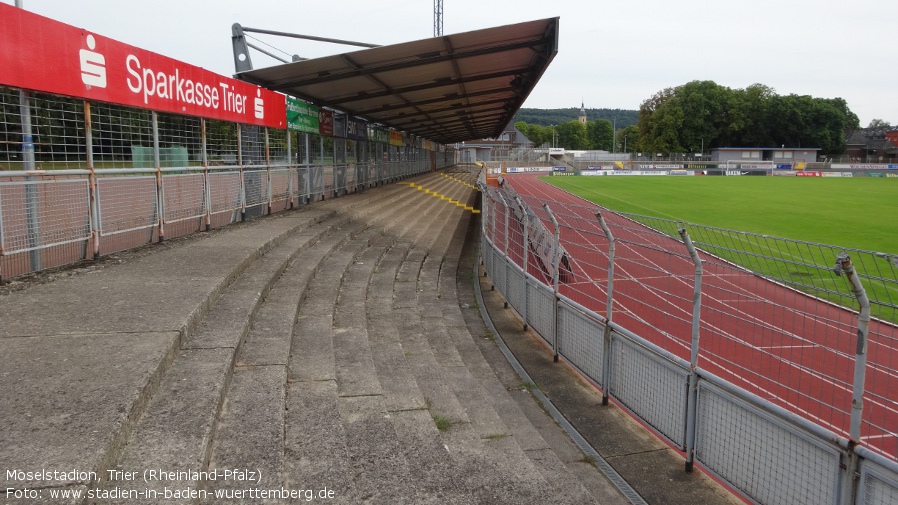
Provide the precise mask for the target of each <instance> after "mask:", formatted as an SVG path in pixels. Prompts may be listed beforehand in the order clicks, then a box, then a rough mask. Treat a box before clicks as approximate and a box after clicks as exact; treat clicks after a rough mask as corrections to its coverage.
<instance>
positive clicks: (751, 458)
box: [695, 381, 841, 505]
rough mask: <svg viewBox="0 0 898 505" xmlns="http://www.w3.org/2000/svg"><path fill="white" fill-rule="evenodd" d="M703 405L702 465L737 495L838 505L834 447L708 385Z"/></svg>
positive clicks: (701, 393)
mask: <svg viewBox="0 0 898 505" xmlns="http://www.w3.org/2000/svg"><path fill="white" fill-rule="evenodd" d="M697 405H698V411H697V423H696V442H695V455H696V459H697V460H698V461H699V462H700V463H701V464H702V465H704V466H705V467H707V468H708V469H710V470H711V471H713V472H714V473H715V474H717V475H719V476H720V477H722V478H723V479H725V480H726V481H727V482H729V483H730V484H731V485H733V486H734V487H735V488H736V489H738V490H739V491H741V492H743V493H745V494H746V495H747V496H748V497H750V498H752V499H753V500H756V501H757V502H759V503H764V504H765V505H767V504H769V505H777V504H783V505H787V504H789V505H791V504H806V505H824V504H828V503H832V504H835V503H837V502H838V497H839V482H840V468H839V464H840V462H841V457H840V453H839V451H838V450H837V449H836V448H835V447H834V446H827V445H826V444H825V443H824V442H823V441H822V440H820V439H818V438H815V437H813V436H811V435H808V434H805V433H804V432H802V431H800V430H798V429H797V428H795V427H793V426H792V425H790V424H788V423H786V422H784V421H782V420H780V419H778V418H777V417H775V416H773V415H772V414H769V413H766V412H763V411H762V410H760V409H758V408H757V407H755V406H753V405H750V404H749V403H748V402H745V401H743V400H740V399H738V398H736V397H735V396H733V395H731V394H729V393H727V392H725V391H723V390H722V389H720V388H718V387H716V386H714V385H712V384H709V383H707V382H704V381H702V382H700V383H699V388H698V404H697Z"/></svg>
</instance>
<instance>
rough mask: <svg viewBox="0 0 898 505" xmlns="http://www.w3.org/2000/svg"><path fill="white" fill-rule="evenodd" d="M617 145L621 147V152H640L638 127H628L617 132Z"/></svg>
mask: <svg viewBox="0 0 898 505" xmlns="http://www.w3.org/2000/svg"><path fill="white" fill-rule="evenodd" d="M617 143H618V145H620V146H621V149H620V150H621V152H626V153H637V152H640V147H639V145H640V143H639V127H638V126H636V125H630V126H628V127H626V128H623V129H621V130H618V131H617Z"/></svg>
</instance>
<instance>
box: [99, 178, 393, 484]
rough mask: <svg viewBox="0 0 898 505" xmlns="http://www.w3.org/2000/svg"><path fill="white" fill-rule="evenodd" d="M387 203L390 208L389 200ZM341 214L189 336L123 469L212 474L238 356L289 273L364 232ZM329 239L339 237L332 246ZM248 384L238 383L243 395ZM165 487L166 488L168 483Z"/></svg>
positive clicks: (218, 306) (294, 239) (274, 254)
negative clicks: (313, 252)
mask: <svg viewBox="0 0 898 505" xmlns="http://www.w3.org/2000/svg"><path fill="white" fill-rule="evenodd" d="M377 198H378V195H366V198H364V199H361V198H358V199H357V200H359V201H358V202H353V201H351V200H352V198H351V197H350V198H347V199H346V202H345V203H346V204H347V205H346V210H347V211H348V210H351V209H352V208H353V206H355V205H361V208H367V209H374V208H377V206H376V199H377ZM380 198H381V199H383V200H384V202H386V201H388V198H389V192H388V193H387V194H384V195H380ZM331 205H332V206H333V205H335V204H331ZM334 214H335V216H334V217H332V218H330V219H328V220H325V221H322V222H320V223H318V224H316V225H314V226H312V227H309V228H307V229H305V230H303V231H301V232H299V233H295V234H293V236H291V237H289V238H288V239H286V240H285V241H283V243H282V244H281V245H279V246H277V247H275V248H273V249H271V250H270V251H269V252H268V253H267V254H265V255H264V256H262V257H260V258H259V259H258V260H257V261H256V262H255V263H253V264H252V265H251V266H249V267H248V268H246V270H245V272H243V274H242V275H241V276H240V277H239V278H238V279H237V280H236V281H235V282H234V283H233V284H232V285H231V286H229V288H228V289H227V291H226V292H225V293H224V294H222V295H221V297H220V299H219V300H217V302H216V303H215V304H214V306H213V307H212V309H211V310H210V311H209V316H208V317H207V319H206V320H205V321H204V322H203V324H201V325H200V326H199V327H198V328H197V330H196V331H195V332H194V333H193V334H191V335H189V336H188V338H187V339H186V340H187V342H186V344H185V345H184V346H183V349H182V350H181V352H180V354H179V355H178V356H177V357H176V359H174V360H173V363H172V366H171V368H170V369H169V370H168V373H167V374H166V375H165V376H164V377H163V379H162V381H161V384H160V387H159V393H158V394H156V395H155V396H154V398H153V399H152V401H151V403H150V404H149V406H148V408H147V413H146V415H144V416H143V417H142V418H141V420H140V422H139V423H138V425H137V429H136V430H135V431H134V434H133V436H132V437H131V440H130V442H129V444H128V446H127V448H126V449H125V450H124V452H123V454H122V455H121V457H120V458H119V460H118V464H119V466H120V467H121V468H134V467H140V468H162V469H171V470H178V469H182V468H192V469H196V468H207V465H208V461H209V457H210V447H211V445H210V443H211V440H212V434H213V430H214V428H215V425H216V422H217V421H218V416H219V411H220V409H221V405H222V402H223V395H224V392H225V391H227V389H228V384H229V381H230V380H231V378H232V377H233V374H232V371H233V368H234V363H235V361H234V360H235V356H236V355H237V352H238V350H239V349H240V346H241V343H242V342H243V339H244V337H245V336H246V335H247V332H248V331H249V329H250V324H251V322H252V320H253V317H254V316H255V315H256V313H257V310H258V308H259V307H260V305H261V303H262V301H263V300H264V298H265V297H266V296H267V294H268V292H269V290H270V289H271V286H272V285H273V284H274V283H275V281H276V280H277V279H278V278H279V277H280V276H281V274H282V273H283V272H284V269H285V268H286V267H287V265H289V264H290V263H291V262H292V261H293V260H294V259H295V258H296V257H297V256H298V255H299V254H301V253H303V252H304V251H306V250H307V249H308V248H310V247H313V245H314V244H316V243H319V241H321V240H323V239H324V240H326V241H325V243H326V244H330V247H335V246H336V245H337V244H339V243H340V242H342V241H344V240H346V239H347V238H349V237H351V236H352V235H353V234H354V233H358V231H360V230H362V229H364V227H365V226H364V225H363V224H351V221H350V220H349V218H347V217H344V216H340V215H337V214H336V213H335V212H334ZM328 234H332V235H333V237H329V241H328V237H327V236H328ZM324 247H325V248H326V247H327V246H324ZM294 312H295V311H294ZM287 341H288V342H289V338H288V339H287ZM281 383H282V384H283V381H282V382H281ZM241 384H242V382H241V380H240V379H238V384H237V390H238V391H239V390H240V387H241ZM159 484H160V486H164V485H165V484H166V483H165V482H162V483H159ZM187 484H188V485H191V484H192V485H194V486H195V485H197V482H195V481H188V483H187ZM113 485H118V484H117V483H108V486H113ZM156 487H159V486H156Z"/></svg>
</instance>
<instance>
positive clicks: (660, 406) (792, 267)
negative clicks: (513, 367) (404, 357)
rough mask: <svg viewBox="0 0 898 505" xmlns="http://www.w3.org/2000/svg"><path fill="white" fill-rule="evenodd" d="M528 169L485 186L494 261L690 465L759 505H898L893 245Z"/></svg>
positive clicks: (572, 352)
mask: <svg viewBox="0 0 898 505" xmlns="http://www.w3.org/2000/svg"><path fill="white" fill-rule="evenodd" d="M509 180H512V182H509ZM527 181H529V179H522V180H518V179H514V178H508V179H506V180H505V181H504V185H503V187H502V189H494V188H483V189H484V197H483V214H482V215H483V221H482V226H483V236H484V240H483V251H482V252H483V257H484V262H483V263H484V268H485V269H486V273H487V274H488V275H489V276H490V278H491V280H492V282H493V284H494V286H495V287H496V289H498V290H499V291H500V292H501V293H502V294H503V296H504V297H505V299H506V300H507V302H508V303H509V304H510V305H511V306H512V307H514V308H515V309H516V310H517V311H518V312H519V313H520V314H521V316H522V319H523V321H524V324H525V326H529V327H531V328H533V329H534V330H535V331H536V332H537V333H539V335H541V336H542V338H544V339H545V340H546V342H547V343H548V344H549V345H550V346H551V348H552V349H553V351H554V352H555V353H556V355H557V356H559V357H561V358H563V359H565V360H566V361H568V362H569V363H570V364H572V365H573V366H574V367H576V368H578V369H579V370H580V371H581V372H582V373H583V374H585V375H586V376H588V377H589V378H590V379H591V380H593V381H594V382H595V383H596V384H597V385H598V386H599V387H600V388H601V390H602V392H603V394H604V395H605V397H606V398H612V399H614V401H616V402H617V403H618V404H619V405H621V406H622V407H623V408H625V409H627V410H629V411H630V412H631V413H632V414H633V415H635V416H637V417H638V418H640V419H641V420H642V421H643V422H644V423H645V424H646V425H648V426H649V427H651V429H653V430H654V431H655V432H656V433H657V434H658V435H659V436H661V437H663V438H664V439H665V440H667V441H668V442H669V443H670V444H672V445H673V446H674V447H677V448H679V449H680V450H681V451H682V453H683V454H684V456H685V458H686V466H687V469H691V467H692V464H693V463H694V462H698V464H699V465H701V466H703V467H704V468H705V469H707V470H708V471H710V472H711V473H713V474H715V475H716V476H718V477H719V478H721V479H723V480H724V481H726V482H727V483H728V484H729V485H730V486H732V488H734V489H736V490H738V491H739V492H740V493H742V494H744V495H745V496H746V497H748V498H750V499H751V500H754V501H756V502H758V503H763V504H778V503H783V504H787V503H788V504H793V503H807V504H823V503H833V504H836V503H839V504H843V505H845V504H852V503H898V442H896V436H898V435H896V431H898V401H896V393H895V391H898V384H896V383H895V379H896V377H898V366H896V365H898V363H896V362H894V361H893V360H894V359H895V349H896V347H898V345H896V342H895V339H896V337H898V327H896V324H895V322H896V316H898V304H896V301H898V296H896V293H898V261H896V259H895V257H894V256H891V255H885V254H879V253H873V252H868V251H861V250H845V249H844V248H835V247H831V246H825V245H820V244H811V243H806V242H798V241H792V240H786V239H780V238H773V237H766V236H760V235H752V234H747V233H741V232H734V231H730V230H721V229H716V228H711V227H705V226H698V225H694V224H688V223H681V222H676V221H670V220H663V219H657V218H649V217H645V216H638V215H627V214H619V213H612V212H609V211H607V210H605V209H601V208H599V207H597V206H594V205H587V204H586V202H584V201H582V200H577V201H576V202H568V201H565V202H559V201H553V200H549V199H546V198H545V196H546V195H540V194H539V193H538V191H536V190H535V189H536V187H535V186H533V187H528V186H527V185H526V184H528V183H527ZM514 188H518V189H519V190H520V193H518V192H516V191H515V189H514ZM534 195H537V196H534ZM534 222H537V223H538V224H536V225H535V224H534ZM846 254H847V255H846ZM837 272H838V273H837ZM840 274H841V275H840ZM854 281H857V282H854ZM859 287H863V288H865V289H859ZM864 291H866V293H868V294H869V297H867V296H866V294H865V293H864ZM866 300H869V304H866ZM859 304H860V305H859ZM858 306H860V307H861V309H860V310H859V311H858V310H856V309H854V308H848V307H858ZM864 307H866V308H864ZM871 313H872V316H871Z"/></svg>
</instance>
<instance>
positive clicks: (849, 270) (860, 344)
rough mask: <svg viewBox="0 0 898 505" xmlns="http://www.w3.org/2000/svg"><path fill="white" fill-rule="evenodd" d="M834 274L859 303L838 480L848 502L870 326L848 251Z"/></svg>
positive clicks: (851, 495)
mask: <svg viewBox="0 0 898 505" xmlns="http://www.w3.org/2000/svg"><path fill="white" fill-rule="evenodd" d="M833 271H834V272H835V273H836V275H842V273H843V272H844V273H845V276H846V277H847V279H848V282H849V284H850V285H851V292H852V294H854V297H855V298H857V301H858V304H859V305H860V311H859V312H858V316H857V321H858V323H857V347H856V350H855V355H854V382H853V385H852V391H851V424H850V425H849V429H848V437H849V447H848V448H849V451H848V462H847V465H846V469H845V476H844V479H845V480H844V481H843V482H842V496H841V503H842V504H843V505H848V504H850V503H853V502H854V497H855V495H856V493H857V489H856V485H857V479H856V478H855V475H856V474H857V467H858V456H857V453H856V452H855V451H854V448H855V446H857V445H858V444H859V443H860V441H861V416H862V414H863V412H864V386H865V375H866V372H867V336H868V333H869V330H870V299H869V298H867V291H866V290H865V289H864V286H863V284H861V279H860V277H858V275H857V272H856V271H855V269H854V265H853V264H852V263H851V257H850V256H849V255H848V253H845V252H842V253H839V255H838V256H837V257H836V265H835V267H834V268H833Z"/></svg>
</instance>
